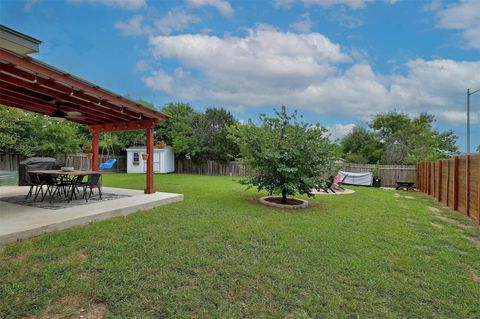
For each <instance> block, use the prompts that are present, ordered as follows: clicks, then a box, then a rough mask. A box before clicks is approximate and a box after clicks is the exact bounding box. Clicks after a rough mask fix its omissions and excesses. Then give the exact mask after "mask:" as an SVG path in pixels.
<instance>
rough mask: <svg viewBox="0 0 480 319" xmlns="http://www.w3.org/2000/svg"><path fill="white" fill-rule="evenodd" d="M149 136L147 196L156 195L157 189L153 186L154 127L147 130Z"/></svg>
mask: <svg viewBox="0 0 480 319" xmlns="http://www.w3.org/2000/svg"><path fill="white" fill-rule="evenodd" d="M145 132H146V135H147V154H148V159H147V187H146V188H145V194H153V193H155V188H154V185H153V156H154V155H153V132H154V125H153V123H152V125H151V126H149V127H147V129H146V130H145Z"/></svg>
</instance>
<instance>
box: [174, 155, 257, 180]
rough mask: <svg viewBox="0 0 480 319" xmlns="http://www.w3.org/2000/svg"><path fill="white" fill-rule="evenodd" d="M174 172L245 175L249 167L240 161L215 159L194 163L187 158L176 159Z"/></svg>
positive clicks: (247, 173)
mask: <svg viewBox="0 0 480 319" xmlns="http://www.w3.org/2000/svg"><path fill="white" fill-rule="evenodd" d="M175 173H180V174H195V175H214V176H247V175H249V174H250V171H249V168H248V167H247V166H246V165H244V164H242V163H241V162H234V161H232V162H227V163H219V162H215V161H206V162H202V163H195V162H193V161H192V160H189V159H176V160H175Z"/></svg>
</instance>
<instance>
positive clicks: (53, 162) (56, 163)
mask: <svg viewBox="0 0 480 319" xmlns="http://www.w3.org/2000/svg"><path fill="white" fill-rule="evenodd" d="M64 165H65V164H64V162H63V161H62V160H57V159H56V158H53V157H30V158H27V159H26V160H24V161H21V162H20V163H19V165H18V186H26V185H28V184H29V183H30V176H28V172H30V171H37V170H46V169H60V168H61V167H62V166H64Z"/></svg>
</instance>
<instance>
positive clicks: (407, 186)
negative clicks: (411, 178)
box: [395, 181, 415, 191]
mask: <svg viewBox="0 0 480 319" xmlns="http://www.w3.org/2000/svg"><path fill="white" fill-rule="evenodd" d="M414 186H415V183H414V182H403V181H399V182H397V187H396V188H395V189H397V190H398V189H400V188H404V189H406V190H407V191H409V190H413V188H414Z"/></svg>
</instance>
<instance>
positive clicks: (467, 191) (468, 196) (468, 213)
mask: <svg viewBox="0 0 480 319" xmlns="http://www.w3.org/2000/svg"><path fill="white" fill-rule="evenodd" d="M466 161H467V163H466V164H467V167H466V168H465V172H466V174H467V176H466V179H465V180H466V181H467V185H466V186H467V187H465V198H466V201H467V203H466V209H467V216H470V155H467V159H466Z"/></svg>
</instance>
